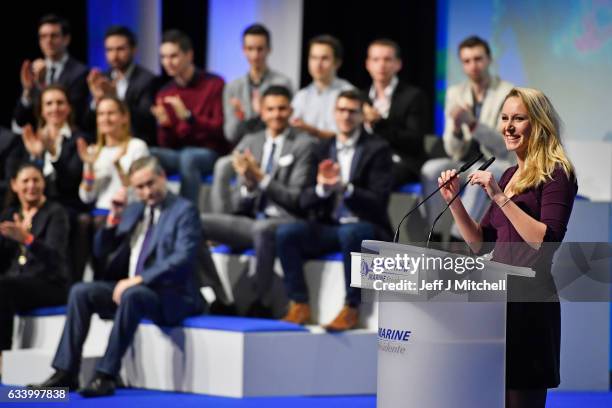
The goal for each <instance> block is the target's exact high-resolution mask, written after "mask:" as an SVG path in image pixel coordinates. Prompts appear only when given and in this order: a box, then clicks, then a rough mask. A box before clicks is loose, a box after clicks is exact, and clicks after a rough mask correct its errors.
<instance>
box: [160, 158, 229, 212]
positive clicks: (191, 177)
mask: <svg viewBox="0 0 612 408" xmlns="http://www.w3.org/2000/svg"><path fill="white" fill-rule="evenodd" d="M150 151H151V154H152V155H153V156H155V157H157V158H158V159H159V162H160V163H161V165H162V167H163V168H164V170H166V172H167V173H177V172H178V173H179V174H180V176H181V191H180V194H181V196H183V197H185V198H186V199H188V200H191V202H193V203H194V204H195V205H196V207H197V206H198V201H199V197H200V184H201V183H202V176H205V175H208V174H211V173H212V171H213V167H214V165H215V161H216V160H217V157H218V156H219V154H218V153H217V152H215V151H214V150H211V149H207V148H204V147H185V148H183V149H181V150H174V149H167V148H163V147H151V148H150Z"/></svg>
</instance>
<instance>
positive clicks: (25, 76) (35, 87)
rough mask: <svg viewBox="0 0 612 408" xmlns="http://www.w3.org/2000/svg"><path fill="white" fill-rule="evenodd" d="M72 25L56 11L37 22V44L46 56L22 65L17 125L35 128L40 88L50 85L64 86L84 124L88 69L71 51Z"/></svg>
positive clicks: (76, 120) (81, 122)
mask: <svg viewBox="0 0 612 408" xmlns="http://www.w3.org/2000/svg"><path fill="white" fill-rule="evenodd" d="M70 39H71V36H70V24H69V23H68V21H67V20H66V19H64V18H62V17H59V16H57V15H55V14H48V15H46V16H43V17H42V18H41V19H40V21H39V23H38V44H39V46H40V50H41V52H42V54H43V56H44V59H42V58H39V59H36V60H34V61H30V60H25V61H24V62H23V64H22V65H21V86H22V87H23V92H22V94H21V98H20V99H19V101H18V102H17V106H16V107H15V112H14V121H15V123H14V124H16V125H17V126H18V127H23V126H25V125H26V124H31V125H32V126H34V127H36V118H35V114H34V112H36V110H37V109H38V108H37V105H38V103H39V101H38V99H39V95H40V90H41V89H42V88H44V87H45V86H48V85H51V84H59V85H62V86H63V87H64V88H65V89H66V91H67V93H68V99H70V105H71V106H72V107H73V113H74V118H75V123H76V124H77V125H78V126H79V127H81V128H82V127H83V124H84V113H85V107H86V106H87V98H88V92H87V72H88V68H87V66H85V65H84V64H82V63H81V62H79V61H77V60H76V59H74V58H72V57H71V56H70V55H69V54H68V45H70Z"/></svg>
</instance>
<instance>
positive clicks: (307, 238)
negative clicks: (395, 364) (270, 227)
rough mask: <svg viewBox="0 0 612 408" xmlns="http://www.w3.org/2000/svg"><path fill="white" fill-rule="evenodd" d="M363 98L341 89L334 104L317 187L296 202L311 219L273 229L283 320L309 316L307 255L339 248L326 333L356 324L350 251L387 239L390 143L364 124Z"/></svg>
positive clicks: (357, 296)
mask: <svg viewBox="0 0 612 408" xmlns="http://www.w3.org/2000/svg"><path fill="white" fill-rule="evenodd" d="M363 104H364V102H363V99H362V97H361V95H360V94H359V93H358V92H356V91H353V90H350V91H344V92H341V93H340V95H339V96H338V100H337V102H336V108H335V117H336V124H337V126H338V134H337V135H336V137H335V138H332V139H328V140H326V141H325V142H323V143H321V152H320V156H319V157H320V160H321V161H320V162H319V169H318V173H317V183H316V186H311V187H310V188H308V189H306V190H305V191H304V192H303V193H302V196H301V206H302V207H303V208H304V209H305V210H309V211H310V212H311V215H312V216H313V218H314V220H315V222H311V223H307V222H297V223H292V224H284V225H280V226H279V227H278V228H277V231H276V243H277V253H278V257H279V259H280V261H281V264H282V266H283V271H284V273H285V281H286V285H287V288H288V291H289V293H288V295H289V299H290V300H291V301H292V302H291V304H290V306H289V311H288V313H287V315H286V316H285V317H284V319H283V320H285V321H289V322H293V323H298V324H304V323H306V322H307V321H308V320H309V319H310V307H309V306H308V288H307V287H306V282H305V280H304V272H303V263H304V259H306V257H316V256H320V255H322V254H325V253H327V252H331V251H338V250H340V251H341V252H342V257H343V262H344V278H345V284H346V285H345V288H346V297H345V306H344V308H343V309H342V310H341V311H340V313H339V314H338V316H337V317H336V318H335V319H334V320H333V321H332V322H331V323H330V324H329V325H327V326H326V328H327V330H330V331H341V330H348V329H352V328H354V327H355V326H356V325H357V324H358V322H359V312H358V306H359V304H360V300H361V293H360V290H359V289H356V288H351V286H350V283H351V281H350V280H351V252H358V251H360V250H361V241H362V240H364V239H374V238H378V239H389V238H390V236H391V226H390V223H389V218H388V215H387V204H388V202H389V195H390V193H391V185H392V175H391V166H392V163H391V152H390V149H389V145H388V144H387V143H386V142H385V141H384V140H383V139H381V138H379V137H378V136H376V135H372V134H369V133H367V132H366V131H365V130H364V129H363V127H362V124H363V118H364V113H363Z"/></svg>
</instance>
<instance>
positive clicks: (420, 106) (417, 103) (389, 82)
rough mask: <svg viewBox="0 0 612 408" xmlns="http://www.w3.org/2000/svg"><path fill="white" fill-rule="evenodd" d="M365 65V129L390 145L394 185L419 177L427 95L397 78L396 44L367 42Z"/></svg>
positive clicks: (399, 67) (385, 41) (400, 64)
mask: <svg viewBox="0 0 612 408" xmlns="http://www.w3.org/2000/svg"><path fill="white" fill-rule="evenodd" d="M366 68H367V70H368V72H369V74H370V76H371V77H372V86H371V87H370V89H369V92H368V97H369V100H370V101H369V103H368V104H366V105H365V108H364V113H365V122H366V129H368V131H371V132H373V133H375V134H377V135H379V136H382V137H383V138H384V139H385V140H386V141H387V142H389V144H390V145H391V151H392V154H393V156H392V158H393V177H394V180H395V182H394V183H395V186H401V185H404V184H406V183H409V182H415V181H419V180H420V174H421V173H420V172H421V166H422V165H423V163H424V162H425V160H426V159H427V156H426V154H425V150H424V148H423V138H424V136H425V129H426V128H427V125H428V123H429V113H428V109H427V103H428V102H427V98H426V97H425V94H424V93H423V92H422V91H421V90H420V89H418V88H416V87H414V86H412V85H409V84H407V83H405V82H402V81H400V80H399V79H398V78H397V73H398V72H399V71H400V70H401V69H402V60H401V50H400V48H399V46H398V45H397V43H395V42H394V41H392V40H388V39H379V40H375V41H373V42H371V43H370V45H369V47H368V57H367V59H366Z"/></svg>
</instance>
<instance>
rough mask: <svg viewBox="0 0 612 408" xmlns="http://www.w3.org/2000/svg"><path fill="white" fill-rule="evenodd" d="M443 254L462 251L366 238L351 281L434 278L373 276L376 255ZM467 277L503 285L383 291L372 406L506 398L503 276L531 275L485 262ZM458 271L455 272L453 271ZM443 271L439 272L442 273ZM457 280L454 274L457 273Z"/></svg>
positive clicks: (476, 403) (433, 406) (485, 403)
mask: <svg viewBox="0 0 612 408" xmlns="http://www.w3.org/2000/svg"><path fill="white" fill-rule="evenodd" d="M396 254H400V255H401V256H402V257H403V256H404V254H407V255H408V257H413V258H414V259H416V258H425V257H431V258H433V257H442V258H446V259H448V258H453V257H458V256H459V255H456V254H451V253H447V252H443V251H438V250H434V249H427V248H422V247H418V246H411V245H401V244H393V243H389V242H379V241H363V243H362V253H361V254H354V256H353V262H352V268H351V269H352V271H351V272H352V273H351V285H352V286H355V287H360V288H362V289H373V288H374V287H377V288H380V282H378V283H377V284H375V281H376V280H379V281H380V280H382V281H385V282H394V281H395V282H398V281H400V280H403V281H414V282H415V284H416V285H417V286H418V287H420V286H421V284H422V283H421V282H422V281H428V282H434V281H436V280H439V279H440V277H441V275H440V271H432V270H427V271H424V270H422V269H419V270H416V271H415V273H413V274H408V273H403V274H402V273H399V272H397V271H389V270H386V271H385V272H383V273H382V274H376V275H375V274H373V273H372V268H371V266H372V265H371V263H370V262H371V261H372V257H373V256H377V257H395V256H396ZM482 262H483V264H484V269H482V271H480V272H479V273H471V274H470V276H469V278H470V280H473V281H474V280H478V281H481V282H482V281H484V280H486V281H489V282H497V283H499V282H504V283H503V284H501V283H500V287H501V288H502V289H504V290H499V291H486V292H483V291H479V292H477V291H475V290H459V291H444V290H440V287H439V286H436V287H435V289H432V288H431V286H433V285H430V288H429V290H427V289H426V290H418V289H417V290H407V291H404V292H403V293H401V292H391V291H380V292H378V293H377V295H378V298H377V301H378V302H379V305H378V313H379V316H378V327H379V331H378V387H377V407H379V408H397V407H417V408H446V407H453V408H479V407H482V408H496V407H503V406H504V403H505V338H506V293H505V280H506V276H507V275H518V276H524V277H533V276H534V272H533V271H532V270H531V269H529V268H521V267H512V266H509V265H505V264H501V263H498V262H493V261H488V260H485V261H482ZM451 273H453V274H455V272H451ZM442 274H443V273H442ZM455 277H456V276H455ZM413 288H414V285H413Z"/></svg>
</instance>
